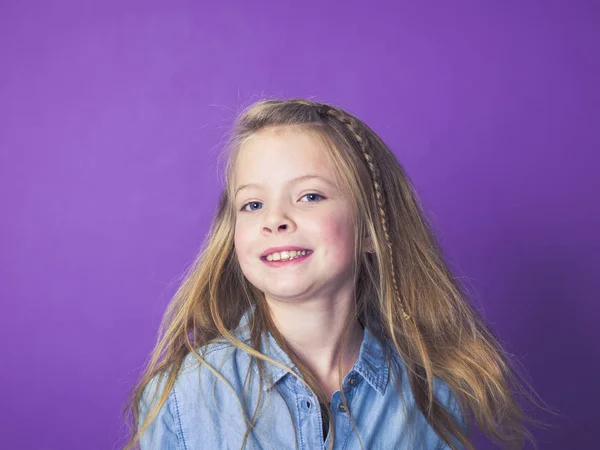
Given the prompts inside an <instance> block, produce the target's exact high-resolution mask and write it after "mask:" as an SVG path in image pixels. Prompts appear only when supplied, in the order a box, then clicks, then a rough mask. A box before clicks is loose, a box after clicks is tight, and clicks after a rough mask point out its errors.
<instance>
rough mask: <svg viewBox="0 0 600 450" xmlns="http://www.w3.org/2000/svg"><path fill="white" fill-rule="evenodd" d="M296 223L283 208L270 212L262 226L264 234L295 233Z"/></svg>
mask: <svg viewBox="0 0 600 450" xmlns="http://www.w3.org/2000/svg"><path fill="white" fill-rule="evenodd" d="M295 229H296V223H295V222H294V221H293V220H292V219H291V218H290V217H289V216H288V215H287V214H285V212H284V211H283V210H282V209H281V208H273V209H272V210H271V211H269V212H268V213H267V214H266V216H265V219H264V221H263V224H262V232H263V233H264V234H273V233H285V232H288V233H290V232H293V231H294V230H295Z"/></svg>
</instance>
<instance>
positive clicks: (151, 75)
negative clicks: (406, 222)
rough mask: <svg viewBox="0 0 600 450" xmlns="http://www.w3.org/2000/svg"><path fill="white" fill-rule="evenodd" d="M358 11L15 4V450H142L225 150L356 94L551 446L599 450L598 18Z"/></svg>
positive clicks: (8, 353) (9, 123)
mask: <svg viewBox="0 0 600 450" xmlns="http://www.w3.org/2000/svg"><path fill="white" fill-rule="evenodd" d="M259 3H260V4H261V6H260V7H259V6H258V4H259ZM361 3H363V4H362V5H361V4H356V5H352V4H350V3H349V2H347V1H344V2H342V1H339V2H325V1H322V0H321V1H318V2H316V1H303V2H294V3H289V4H284V3H283V2H281V1H274V0H272V1H269V2H241V1H240V2H236V3H229V2H210V3H208V2H199V1H197V2H191V1H190V2H179V1H169V2H167V1H164V2H148V1H135V2H131V1H130V2H123V1H116V0H104V1H97V2H89V1H81V0H72V1H64V2H58V1H54V2H51V1H44V2H41V1H40V2H37V3H35V4H34V2H17V1H12V2H6V1H3V2H2V4H1V6H0V64H1V66H2V69H1V70H0V151H1V153H0V193H1V196H2V197H1V200H2V203H1V211H2V222H1V227H2V229H1V233H0V258H1V259H0V298H1V300H2V309H1V313H0V314H1V315H0V333H1V334H0V345H1V348H0V350H1V357H2V363H1V364H2V367H1V369H0V377H1V378H0V386H1V387H0V389H1V390H0V399H1V403H2V407H1V408H0V440H1V442H2V444H1V446H2V448H10V449H34V448H36V449H37V448H46V449H62V450H69V449H82V448H85V449H92V450H94V449H113V448H119V447H120V446H121V445H122V444H123V433H124V426H123V424H122V421H121V409H122V407H123V403H124V401H125V398H126V395H127V393H128V391H129V390H130V388H131V386H132V384H133V383H134V381H135V380H136V378H137V376H138V374H139V372H140V370H141V368H142V366H143V364H144V362H145V360H146V358H147V356H148V355H149V352H150V350H151V348H152V346H153V344H154V340H155V336H156V332H157V327H158V324H159V320H160V317H161V315H162V313H163V311H164V309H165V307H166V305H167V303H168V301H169V298H170V296H171V295H172V294H173V292H174V290H175V288H176V286H177V283H178V281H179V277H180V275H181V274H182V273H183V271H184V270H185V268H186V267H187V266H188V265H189V264H190V263H191V261H192V259H193V258H194V255H195V254H196V251H197V250H198V248H199V246H200V244H201V241H202V239H203V237H204V235H205V233H206V232H207V229H208V224H209V220H210V217H211V215H212V212H213V208H214V207H215V205H216V200H217V192H218V186H219V184H218V179H219V178H218V174H217V170H218V166H217V155H218V151H219V149H220V145H221V143H222V137H223V135H224V133H225V132H226V131H227V129H228V127H229V125H230V123H231V120H232V119H233V117H234V116H235V114H236V112H237V111H239V109H240V108H242V107H244V106H246V105H248V104H249V103H250V102H252V101H254V100H256V99H258V98H259V97H261V96H277V97H294V96H300V97H313V98H316V99H318V100H322V101H329V102H332V103H336V104H338V105H340V106H342V107H344V108H346V109H348V110H349V111H351V112H353V113H355V114H357V115H358V116H359V117H361V118H362V119H364V120H365V121H366V122H367V123H369V124H370V125H371V126H372V127H373V128H374V129H375V130H376V131H377V132H378V133H380V135H381V136H382V137H383V139H384V140H385V141H386V142H387V143H388V144H389V145H390V146H391V147H392V148H393V149H394V151H395V153H396V154H397V156H398V157H399V159H400V161H401V162H402V164H403V165H404V166H405V168H406V169H407V171H408V173H409V175H410V176H411V177H412V179H413V181H414V183H415V185H416V186H417V189H418V191H419V193H420V194H421V196H422V199H423V201H424V202H425V205H426V207H427V208H428V210H430V211H431V214H432V215H433V217H434V220H435V224H436V228H437V229H438V230H439V234H440V238H441V240H442V242H443V245H444V247H445V249H446V252H447V255H448V257H449V258H450V260H451V262H452V264H453V267H455V269H456V271H457V275H458V276H460V277H463V279H464V280H465V281H466V282H467V283H469V285H470V286H471V288H472V290H473V297H474V301H475V302H476V304H477V305H479V307H480V308H482V309H483V311H484V314H485V317H486V319H487V320H488V322H489V323H490V326H491V327H492V329H494V330H495V331H496V332H497V334H498V336H499V337H500V339H501V341H502V342H503V343H504V345H505V346H506V348H507V350H509V351H510V352H511V353H513V354H515V355H516V356H517V357H518V358H520V361H521V362H522V363H523V366H524V367H525V369H526V370H527V372H528V374H529V376H530V379H531V382H532V383H533V385H534V387H535V388H536V389H537V391H538V392H539V394H540V395H541V396H542V397H543V398H544V399H545V400H546V401H547V402H548V403H549V404H550V405H553V406H555V407H556V408H558V409H559V410H560V411H561V412H562V413H563V414H564V415H565V416H566V419H553V418H552V417H548V416H547V415H543V414H542V415H540V414H537V415H536V417H538V418H541V419H544V420H548V421H550V422H551V423H552V424H554V425H556V426H557V429H556V430H554V431H552V432H541V431H539V432H536V435H537V437H538V439H539V440H540V444H541V448H542V449H565V448H578V449H579V448H591V447H592V446H593V445H594V444H595V443H596V441H597V440H596V439H594V440H593V441H592V427H595V428H594V430H595V431H596V433H594V434H597V426H598V420H599V419H600V415H599V413H598V406H597V405H598V403H599V402H600V395H599V390H600V389H599V387H598V385H599V382H598V376H599V374H600V367H599V366H600V359H599V355H598V350H597V348H596V347H597V343H598V342H600V331H599V327H598V326H597V317H598V309H599V307H598V304H597V302H593V300H596V301H597V300H598V292H599V291H600V283H599V281H598V280H599V276H598V271H599V269H600V263H599V262H598V260H599V259H598V254H599V251H600V245H599V239H598V230H599V229H600V213H599V208H598V204H599V202H598V198H597V197H598V194H599V193H600V189H599V182H598V178H599V176H598V169H599V164H598V162H599V158H598V156H597V152H598V150H599V145H598V144H599V143H600V140H599V137H598V125H599V123H600V114H599V106H598V105H599V101H600V96H599V90H598V77H599V70H598V69H599V64H598V62H599V56H598V55H599V54H600V51H599V50H598V44H599V37H600V36H599V32H598V23H599V21H600V14H599V7H598V5H599V3H598V2H596V1H567V0H565V1H562V2H559V1H538V2H533V1H510V2H507V1H497V2H496V1H494V2H492V1H488V2H483V1H470V2H466V1H463V2H458V3H456V2H412V1H403V2H389V3H388V4H383V3H381V4H377V5H376V4H375V3H373V4H371V5H370V6H367V5H366V2H361ZM417 4H418V5H417ZM449 4H451V5H449ZM477 442H478V443H479V446H478V448H494V447H492V446H491V445H490V444H489V443H485V442H484V440H483V439H481V438H478V440H477Z"/></svg>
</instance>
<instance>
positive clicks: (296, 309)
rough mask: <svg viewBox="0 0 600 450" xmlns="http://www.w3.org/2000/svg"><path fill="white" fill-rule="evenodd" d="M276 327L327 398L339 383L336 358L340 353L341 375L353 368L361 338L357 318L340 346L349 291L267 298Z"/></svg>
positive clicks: (348, 311)
mask: <svg viewBox="0 0 600 450" xmlns="http://www.w3.org/2000/svg"><path fill="white" fill-rule="evenodd" d="M267 302H268V304H269V309H270V312H271V317H272V319H273V321H274V323H275V326H276V327H277V329H278V330H279V332H280V333H281V334H282V336H283V337H284V338H285V340H286V342H287V343H288V344H289V346H290V347H291V349H292V350H293V351H294V353H295V354H296V355H297V356H298V358H299V359H300V361H302V363H303V364H304V365H306V367H307V368H308V369H309V370H310V371H311V372H312V373H313V374H314V375H315V376H316V377H317V379H318V380H319V382H320V383H321V385H322V386H323V387H324V389H325V392H326V393H327V395H328V396H329V397H330V396H331V394H332V393H333V392H334V391H335V387H336V386H339V383H340V382H341V380H340V379H339V374H338V359H339V356H340V352H341V353H342V355H341V356H342V361H341V362H342V377H343V376H345V375H346V373H347V372H348V371H350V370H351V369H352V367H353V366H354V363H355V362H356V360H357V358H358V354H359V352H360V346H361V344H362V340H363V332H364V330H363V328H362V327H361V325H360V323H359V322H358V320H356V321H353V323H352V324H350V329H349V332H348V335H347V337H346V342H345V345H344V348H343V349H340V344H341V338H342V334H343V331H344V322H345V319H346V317H348V315H349V314H350V313H351V311H352V310H351V308H352V307H353V302H351V295H350V293H349V292H346V293H345V295H344V293H341V292H338V295H337V296H336V297H333V298H332V297H329V298H313V299H310V300H307V301H302V302H289V301H285V302H284V301H277V300H273V299H269V298H267Z"/></svg>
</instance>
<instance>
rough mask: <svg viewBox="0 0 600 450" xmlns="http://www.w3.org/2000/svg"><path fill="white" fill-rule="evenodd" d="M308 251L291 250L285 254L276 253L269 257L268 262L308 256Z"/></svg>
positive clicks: (284, 252)
mask: <svg viewBox="0 0 600 450" xmlns="http://www.w3.org/2000/svg"><path fill="white" fill-rule="evenodd" d="M307 252H308V250H290V251H289V252H288V251H283V252H275V253H271V254H270V255H267V261H281V260H286V259H295V258H299V257H300V256H304V255H306V253H307Z"/></svg>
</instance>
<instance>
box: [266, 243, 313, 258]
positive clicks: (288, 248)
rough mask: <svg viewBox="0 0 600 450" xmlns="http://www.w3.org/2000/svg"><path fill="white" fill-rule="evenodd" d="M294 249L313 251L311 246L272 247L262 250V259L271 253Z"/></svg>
mask: <svg viewBox="0 0 600 450" xmlns="http://www.w3.org/2000/svg"><path fill="white" fill-rule="evenodd" d="M292 250H294V251H301V250H306V251H311V250H310V249H309V248H306V247H296V246H286V247H271V248H268V249H266V250H265V251H264V252H262V254H261V255H260V259H266V258H267V255H270V254H271V253H281V252H289V251H292Z"/></svg>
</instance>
